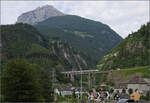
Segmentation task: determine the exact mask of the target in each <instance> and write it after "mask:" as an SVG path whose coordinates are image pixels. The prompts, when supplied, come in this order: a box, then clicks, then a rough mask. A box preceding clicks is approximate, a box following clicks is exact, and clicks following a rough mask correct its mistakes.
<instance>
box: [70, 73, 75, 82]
mask: <svg viewBox="0 0 150 103" xmlns="http://www.w3.org/2000/svg"><path fill="white" fill-rule="evenodd" d="M70 80H71V81H72V82H74V74H70Z"/></svg>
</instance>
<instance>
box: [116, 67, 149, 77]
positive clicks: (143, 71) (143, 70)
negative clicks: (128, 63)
mask: <svg viewBox="0 0 150 103" xmlns="http://www.w3.org/2000/svg"><path fill="white" fill-rule="evenodd" d="M113 73H117V74H124V76H125V77H126V78H127V77H129V76H131V75H133V74H139V75H141V76H142V78H150V66H141V67H135V68H125V69H121V70H114V71H113Z"/></svg>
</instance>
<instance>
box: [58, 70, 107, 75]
mask: <svg viewBox="0 0 150 103" xmlns="http://www.w3.org/2000/svg"><path fill="white" fill-rule="evenodd" d="M108 72H110V71H99V70H81V71H65V72H61V73H63V74H89V73H108Z"/></svg>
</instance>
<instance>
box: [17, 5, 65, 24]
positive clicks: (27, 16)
mask: <svg viewBox="0 0 150 103" xmlns="http://www.w3.org/2000/svg"><path fill="white" fill-rule="evenodd" d="M63 15H65V14H64V13H62V12H60V11H59V10H57V9H56V8H54V7H53V6H52V5H45V6H42V7H38V8H36V9H34V10H32V11H29V12H26V13H23V14H22V15H20V16H19V17H18V19H17V23H20V22H21V23H27V24H31V25H34V24H36V23H38V22H41V21H44V20H46V19H48V18H50V17H54V16H63Z"/></svg>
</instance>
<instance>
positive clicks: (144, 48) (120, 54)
mask: <svg viewBox="0 0 150 103" xmlns="http://www.w3.org/2000/svg"><path fill="white" fill-rule="evenodd" d="M149 28H150V23H147V24H146V25H143V26H141V28H140V29H139V30H138V31H137V32H134V33H132V34H129V36H128V37H127V38H125V39H124V40H123V41H122V42H121V43H120V44H119V45H118V46H117V47H116V48H113V49H112V50H111V51H110V52H109V53H108V54H107V55H105V56H104V57H103V59H102V60H101V61H100V62H99V64H98V65H97V68H98V69H104V70H108V69H116V68H129V67H136V66H146V65H149V53H150V47H149V43H150V42H149V40H150V36H149Z"/></svg>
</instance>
